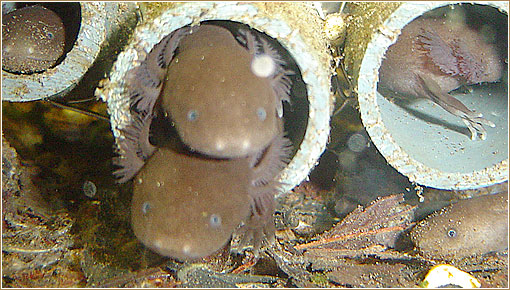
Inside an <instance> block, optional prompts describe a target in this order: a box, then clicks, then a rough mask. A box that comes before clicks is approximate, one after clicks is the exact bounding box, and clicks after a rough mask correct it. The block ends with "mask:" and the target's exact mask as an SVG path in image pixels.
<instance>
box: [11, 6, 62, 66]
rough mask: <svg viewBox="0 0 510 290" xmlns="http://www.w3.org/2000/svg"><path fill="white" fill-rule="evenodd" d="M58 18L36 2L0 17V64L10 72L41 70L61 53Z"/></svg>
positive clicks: (60, 23) (60, 30) (52, 62)
mask: <svg viewBox="0 0 510 290" xmlns="http://www.w3.org/2000/svg"><path fill="white" fill-rule="evenodd" d="M64 44H65V28H64V24H63V22H62V19H60V17H59V16H58V15H57V14H56V13H55V12H53V11H52V10H50V9H47V8H44V7H43V6H40V5H33V6H27V7H23V8H19V9H16V10H14V11H12V12H9V13H7V14H6V15H3V17H2V68H3V69H4V70H6V71H9V72H14V73H34V72H42V71H44V70H46V69H49V68H51V67H52V66H54V65H55V64H56V63H57V60H58V59H59V58H60V57H61V56H62V55H63V54H64Z"/></svg>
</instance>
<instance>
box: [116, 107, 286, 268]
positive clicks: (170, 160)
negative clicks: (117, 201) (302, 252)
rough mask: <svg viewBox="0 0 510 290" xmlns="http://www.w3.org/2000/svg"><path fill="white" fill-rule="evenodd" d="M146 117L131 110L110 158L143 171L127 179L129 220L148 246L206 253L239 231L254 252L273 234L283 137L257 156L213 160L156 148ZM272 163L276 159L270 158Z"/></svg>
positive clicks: (177, 253)
mask: <svg viewBox="0 0 510 290" xmlns="http://www.w3.org/2000/svg"><path fill="white" fill-rule="evenodd" d="M151 118H152V116H151V115H147V116H141V115H138V116H137V117H136V118H135V120H134V122H132V123H131V124H130V125H129V126H127V127H126V128H124V129H123V131H124V136H125V137H126V139H125V140H124V141H123V142H121V148H122V149H123V151H124V152H125V153H124V155H123V156H121V157H119V158H118V160H117V162H118V164H120V165H123V166H124V167H123V168H122V169H121V170H120V172H117V173H118V174H120V175H121V176H122V174H125V173H126V172H125V170H128V171H129V168H130V166H132V164H142V166H143V168H142V169H141V170H140V172H138V174H137V175H136V177H135V178H134V189H133V198H132V206H131V223H132V227H133V231H134V233H135V235H136V236H137V237H138V239H139V240H140V241H141V242H142V243H143V244H144V245H146V246H147V247H149V248H150V249H152V250H153V251H155V252H157V253H159V254H161V255H164V256H170V257H173V258H176V259H179V260H194V259H198V258H202V257H204V256H207V255H211V254H213V253H214V252H216V251H218V250H219V249H221V248H222V247H223V246H225V244H226V243H227V242H228V241H229V240H230V238H231V236H232V233H233V232H234V231H235V230H236V229H237V228H238V226H239V225H240V224H241V223H243V224H244V225H243V226H242V229H240V231H241V233H243V234H244V235H242V244H243V245H246V244H247V243H248V242H249V241H250V240H252V242H253V247H254V250H255V251H258V249H259V248H260V246H261V243H262V240H263V238H264V237H267V238H268V239H269V241H271V240H272V238H273V237H274V222H273V218H272V217H273V212H274V206H275V205H274V193H275V191H276V190H277V188H278V183H277V182H275V180H274V177H275V176H276V175H277V173H278V172H279V171H280V170H281V169H282V168H283V167H284V166H285V162H287V158H288V156H289V153H290V148H291V147H290V142H289V141H288V140H287V139H286V138H284V137H283V136H282V135H283V134H282V133H280V135H278V136H276V137H275V138H274V140H273V142H271V145H270V146H269V147H268V148H267V149H266V150H264V152H263V153H262V154H257V155H254V156H248V157H242V158H232V159H215V158H207V157H205V156H203V155H201V154H194V153H190V152H188V151H187V150H186V149H185V148H184V147H183V146H178V145H177V146H172V148H169V147H162V148H156V147H154V146H152V145H151V144H150V142H149V138H148V137H149V129H150V123H151ZM275 161H276V162H275Z"/></svg>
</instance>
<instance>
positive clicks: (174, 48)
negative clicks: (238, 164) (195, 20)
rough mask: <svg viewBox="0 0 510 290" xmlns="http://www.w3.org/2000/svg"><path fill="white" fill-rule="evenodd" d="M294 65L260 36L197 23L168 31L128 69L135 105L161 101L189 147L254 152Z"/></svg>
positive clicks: (223, 154) (222, 154) (228, 154)
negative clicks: (143, 56)
mask: <svg viewBox="0 0 510 290" xmlns="http://www.w3.org/2000/svg"><path fill="white" fill-rule="evenodd" d="M291 74H292V72H291V71H289V70H286V69H285V68H284V61H283V60H282V58H281V57H280V56H279V54H278V53H277V52H276V50H275V49H274V48H272V47H271V46H270V45H269V43H268V42H267V41H266V40H265V39H262V38H260V39H258V38H257V37H256V36H255V35H254V34H253V33H252V32H250V31H248V30H240V31H239V35H238V36H237V38H236V37H234V35H233V34H232V33H231V32H230V31H229V30H227V29H226V28H223V27H220V26H216V25H210V24H202V25H200V26H195V27H184V28H181V29H178V30H176V31H174V32H173V33H171V34H170V35H168V36H166V37H165V38H163V39H162V40H161V42H159V43H158V44H157V45H156V46H155V47H154V48H153V49H152V51H151V52H150V53H149V54H148V56H147V58H146V60H145V61H144V62H143V63H142V64H141V65H140V66H138V67H136V68H135V69H133V70H132V71H131V72H130V73H128V75H127V84H128V87H129V90H130V94H131V99H132V102H133V107H134V108H135V110H138V111H144V112H149V113H152V112H153V111H154V106H155V104H156V103H158V106H160V107H161V108H162V111H163V114H164V115H165V116H164V117H169V118H170V119H171V120H172V122H173V126H175V127H176V129H177V132H178V133H179V135H180V137H181V139H182V141H183V142H184V143H185V144H186V145H187V146H189V148H190V149H191V150H193V151H197V152H200V153H202V154H206V155H208V156H212V157H217V158H237V157H245V156H248V155H253V154H256V153H259V152H261V151H262V150H263V149H264V148H266V147H267V146H268V145H269V143H270V142H271V140H273V138H274V137H275V136H276V135H278V132H279V131H280V129H279V125H278V122H279V121H278V120H279V119H281V118H282V116H283V105H282V101H289V93H290V86H291V81H290V78H289V75H291Z"/></svg>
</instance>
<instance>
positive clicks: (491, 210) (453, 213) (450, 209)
mask: <svg viewBox="0 0 510 290" xmlns="http://www.w3.org/2000/svg"><path fill="white" fill-rule="evenodd" d="M411 238H412V240H413V242H414V243H415V245H416V247H417V249H418V250H419V251H420V252H421V254H422V255H423V256H424V257H426V258H430V259H437V260H454V259H461V258H463V257H467V256H471V255H476V254H478V255H481V254H486V253H489V252H497V251H504V250H506V249H508V191H504V192H501V193H497V194H491V195H485V196H481V197H475V198H471V199H466V200H461V201H459V202H457V203H454V204H452V205H449V206H447V207H445V208H443V209H441V210H439V211H437V212H435V213H433V214H431V215H430V216H428V217H427V218H425V219H424V220H422V221H421V222H419V223H418V224H417V225H416V226H415V227H414V229H413V230H412V231H411Z"/></svg>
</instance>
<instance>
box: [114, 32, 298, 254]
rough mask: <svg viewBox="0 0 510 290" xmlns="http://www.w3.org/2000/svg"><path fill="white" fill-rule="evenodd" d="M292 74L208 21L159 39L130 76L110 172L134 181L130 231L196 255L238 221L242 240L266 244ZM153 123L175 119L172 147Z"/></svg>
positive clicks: (243, 37)
mask: <svg viewBox="0 0 510 290" xmlns="http://www.w3.org/2000/svg"><path fill="white" fill-rule="evenodd" d="M290 74H291V72H289V71H287V70H286V69H284V61H283V60H282V58H281V57H280V56H279V55H278V54H277V53H276V51H275V50H274V49H273V48H272V47H271V46H270V45H269V44H268V43H267V41H265V40H264V39H262V38H260V39H259V38H257V37H256V36H255V35H253V34H252V32H250V31H248V30H241V31H239V35H238V36H237V37H234V35H233V34H232V33H231V32H230V31H229V30H227V29H225V28H222V27H218V26H215V25H209V24H202V25H200V26H198V27H184V28H181V29H179V30H176V31H174V32H173V33H171V34H170V35H168V36H166V37H164V38H163V39H162V40H161V42H159V43H158V44H157V45H156V46H155V47H154V48H153V49H152V50H151V52H150V53H149V54H148V55H147V57H146V59H145V60H144V61H143V62H142V63H141V64H140V65H139V66H138V67H136V68H134V69H132V70H131V71H130V72H129V73H128V75H127V78H126V81H127V85H128V91H129V96H130V100H131V113H132V115H133V121H132V122H131V124H129V125H128V126H127V127H125V128H123V129H122V130H123V131H124V137H123V138H121V139H119V140H118V141H119V142H118V145H119V152H120V157H119V158H117V159H116V163H117V164H118V165H119V166H120V167H121V168H120V169H119V170H118V171H116V172H115V174H116V175H117V176H118V177H119V178H120V179H119V181H120V182H125V181H127V180H129V179H131V178H132V177H133V176H135V175H136V177H135V178H134V192H133V203H132V225H133V229H134V232H135V235H136V236H137V237H138V238H139V239H140V240H141V241H142V242H143V243H144V244H145V245H146V246H148V247H149V248H151V249H153V250H154V251H156V252H158V253H160V254H162V255H166V256H171V257H174V258H177V259H196V258H200V257H203V256H206V255H210V254H212V253H214V252H215V251H217V250H218V249H220V248H221V247H222V246H223V245H225V244H226V243H227V242H228V240H229V239H230V237H231V235H232V233H233V232H234V230H236V228H237V227H238V226H239V225H240V224H244V225H243V226H242V231H244V233H245V235H244V237H245V238H244V239H243V244H245V243H247V241H248V240H249V239H251V238H253V245H254V248H255V249H257V248H259V247H260V244H261V242H262V239H263V238H264V237H267V238H268V239H269V240H271V239H272V237H273V236H274V221H273V213H274V193H275V192H276V191H277V190H278V182H276V181H275V177H276V176H277V174H278V172H279V171H280V170H281V169H282V168H283V167H284V165H285V163H286V162H288V158H289V154H290V147H291V145H290V141H289V140H288V139H287V138H286V137H284V132H283V126H282V122H283V121H282V116H283V107H282V101H289V93H290V86H291V82H290V79H289V75H290ZM160 115H163V116H160ZM155 118H164V119H168V120H171V121H169V122H168V126H171V127H172V128H175V131H177V133H178V139H179V140H178V142H175V140H173V139H172V140H173V142H170V143H171V144H155V145H157V146H158V147H155V146H154V145H153V144H151V142H150V140H151V138H150V137H151V136H153V135H157V134H162V132H160V130H154V129H153V128H152V127H151V124H152V123H153V120H154V119H155ZM163 133H164V132H163ZM176 143H177V146H176Z"/></svg>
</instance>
